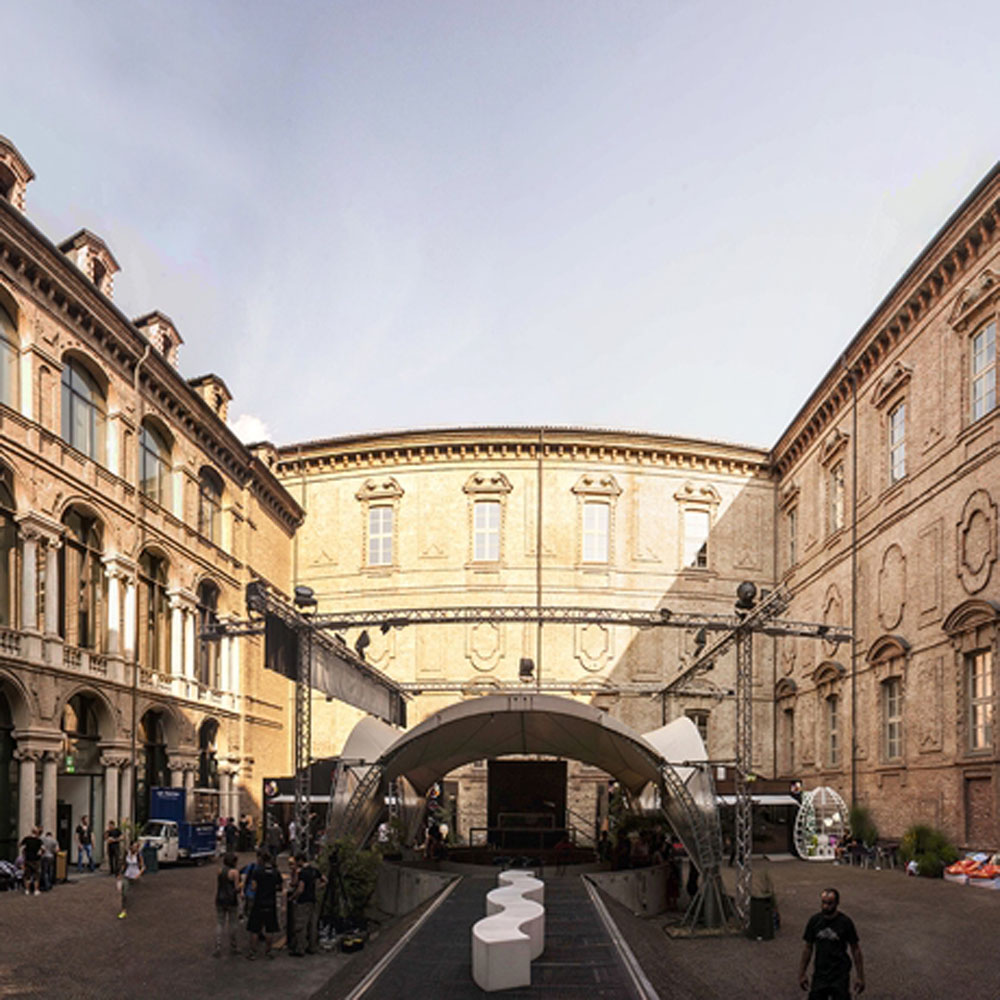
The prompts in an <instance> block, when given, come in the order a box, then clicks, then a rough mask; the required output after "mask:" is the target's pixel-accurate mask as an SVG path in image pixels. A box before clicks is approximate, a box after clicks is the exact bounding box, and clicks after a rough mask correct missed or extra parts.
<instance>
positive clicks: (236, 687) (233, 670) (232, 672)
mask: <svg viewBox="0 0 1000 1000" xmlns="http://www.w3.org/2000/svg"><path fill="white" fill-rule="evenodd" d="M224 641H227V640H224ZM228 642H229V690H230V691H232V692H233V697H234V698H239V696H240V640H239V638H237V637H236V636H231V637H230V638H229V639H228ZM237 707H239V706H238V705H237Z"/></svg>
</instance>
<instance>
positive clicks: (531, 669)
mask: <svg viewBox="0 0 1000 1000" xmlns="http://www.w3.org/2000/svg"><path fill="white" fill-rule="evenodd" d="M517 676H518V677H520V678H521V680H522V681H524V682H525V683H527V682H528V681H530V680H531V678H532V677H534V676H535V661H534V660H533V659H532V658H531V657H530V656H522V657H521V662H520V663H519V664H518V665H517Z"/></svg>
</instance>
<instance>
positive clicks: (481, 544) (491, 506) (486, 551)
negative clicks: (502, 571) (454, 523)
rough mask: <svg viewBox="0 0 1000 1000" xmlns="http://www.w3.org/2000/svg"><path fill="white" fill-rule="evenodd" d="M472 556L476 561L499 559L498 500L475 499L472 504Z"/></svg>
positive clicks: (496, 560) (495, 560)
mask: <svg viewBox="0 0 1000 1000" xmlns="http://www.w3.org/2000/svg"><path fill="white" fill-rule="evenodd" d="M472 529H473V542H472V558H473V559H474V560H475V561H476V562H498V561H499V559H500V501H499V500H477V501H476V502H475V504H474V505H473V525H472Z"/></svg>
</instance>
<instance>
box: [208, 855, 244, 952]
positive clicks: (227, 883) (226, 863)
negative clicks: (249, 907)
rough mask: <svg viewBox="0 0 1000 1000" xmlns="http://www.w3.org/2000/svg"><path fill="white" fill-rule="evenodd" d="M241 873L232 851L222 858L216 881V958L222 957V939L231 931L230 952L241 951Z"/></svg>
mask: <svg viewBox="0 0 1000 1000" xmlns="http://www.w3.org/2000/svg"><path fill="white" fill-rule="evenodd" d="M239 884H240V873H239V871H237V869H236V855H235V854H233V853H232V852H231V851H230V852H228V853H226V854H225V855H224V856H223V858H222V869H221V871H220V872H219V874H218V876H217V877H216V879H215V951H213V952H212V954H213V956H214V957H215V958H219V957H221V955H222V937H223V935H224V934H225V933H226V928H227V927H228V929H229V950H230V951H231V952H233V953H234V954H235V953H236V952H237V951H239V948H238V947H237V945H236V924H237V904H238V903H239V895H238V890H239Z"/></svg>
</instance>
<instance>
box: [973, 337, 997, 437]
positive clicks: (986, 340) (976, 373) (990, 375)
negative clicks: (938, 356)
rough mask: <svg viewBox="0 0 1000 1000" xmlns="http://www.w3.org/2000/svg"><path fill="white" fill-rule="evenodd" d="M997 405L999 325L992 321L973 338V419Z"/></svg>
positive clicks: (983, 414)
mask: <svg viewBox="0 0 1000 1000" xmlns="http://www.w3.org/2000/svg"><path fill="white" fill-rule="evenodd" d="M996 405H997V325H996V323H990V324H989V325H987V326H986V327H985V328H984V329H982V330H980V331H979V333H977V334H976V335H975V336H974V337H973V338H972V419H973V420H978V419H979V418H980V417H982V416H985V415H986V414H987V413H989V412H990V411H991V410H993V409H994V408H995V407H996Z"/></svg>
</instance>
